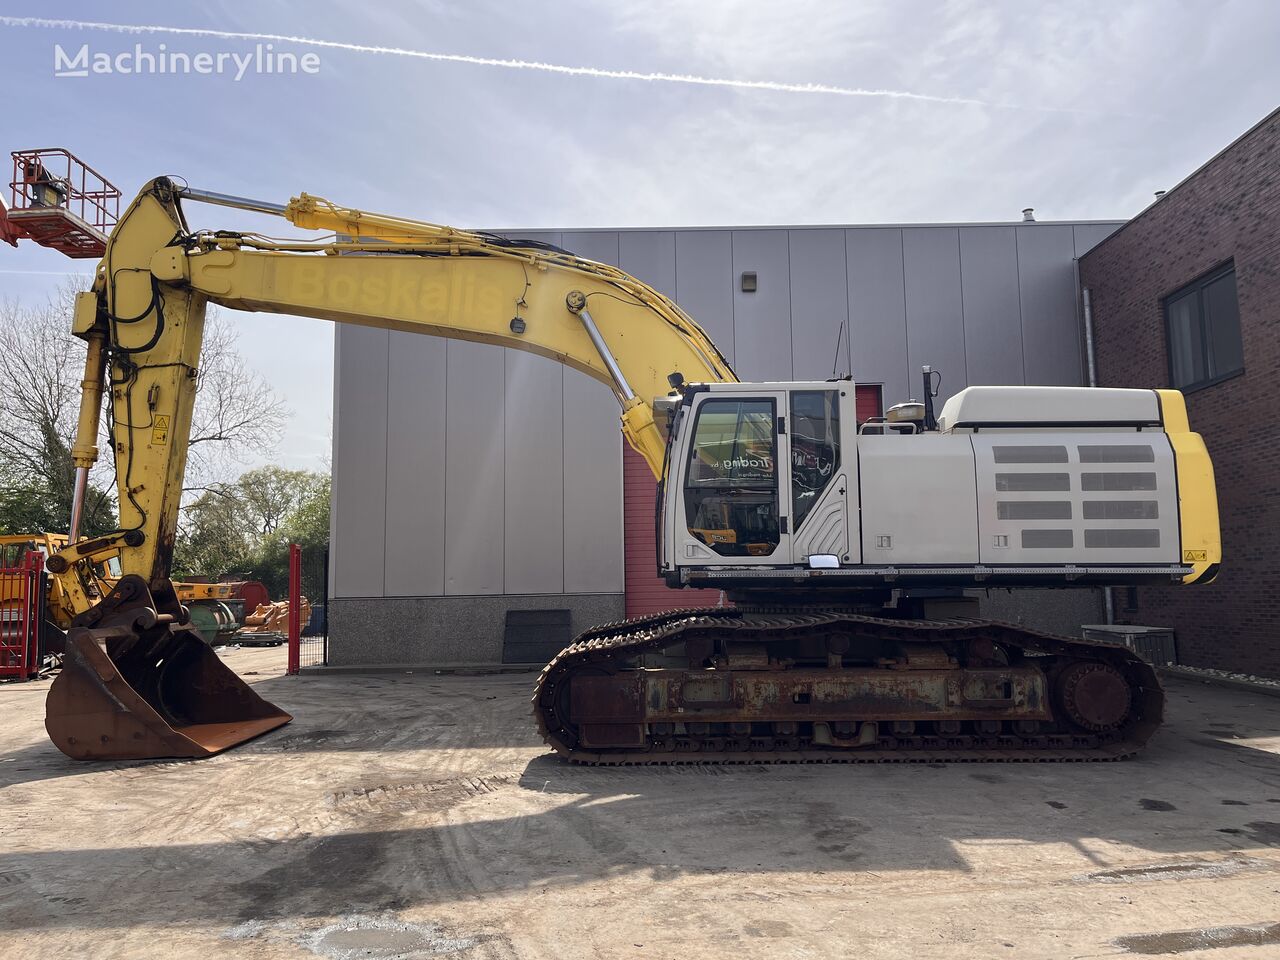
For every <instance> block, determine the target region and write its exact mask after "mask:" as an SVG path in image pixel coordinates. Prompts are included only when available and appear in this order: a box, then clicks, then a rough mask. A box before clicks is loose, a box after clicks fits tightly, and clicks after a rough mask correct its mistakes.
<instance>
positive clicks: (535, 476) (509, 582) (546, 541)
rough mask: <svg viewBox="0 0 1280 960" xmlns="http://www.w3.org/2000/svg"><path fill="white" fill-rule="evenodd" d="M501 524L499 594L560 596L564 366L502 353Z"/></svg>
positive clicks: (562, 533)
mask: <svg viewBox="0 0 1280 960" xmlns="http://www.w3.org/2000/svg"><path fill="white" fill-rule="evenodd" d="M502 352H503V354H504V359H505V361H506V383H507V389H506V401H505V407H506V416H505V418H504V419H505V431H506V453H505V473H506V486H505V494H506V520H505V524H504V528H505V536H504V538H503V553H504V564H503V570H504V575H503V586H502V592H503V593H561V592H563V591H564V568H563V566H562V564H561V563H560V562H559V561H560V559H561V557H562V556H563V555H564V538H565V533H564V528H565V516H564V510H565V507H564V449H563V447H564V413H563V407H564V367H562V366H561V365H560V364H558V363H556V362H555V361H553V360H548V359H546V358H545V357H537V356H534V355H533V354H530V353H521V352H520V351H518V350H503V351H502Z"/></svg>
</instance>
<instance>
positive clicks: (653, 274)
mask: <svg viewBox="0 0 1280 960" xmlns="http://www.w3.org/2000/svg"><path fill="white" fill-rule="evenodd" d="M619 242H620V243H619V249H618V266H620V267H622V269H623V270H625V271H627V273H629V274H631V275H632V276H633V277H636V278H637V279H640V280H643V281H644V282H645V283H647V284H649V286H651V287H653V289H655V290H657V291H658V292H659V293H665V294H666V295H667V296H668V297H671V298H672V299H673V300H674V299H675V298H676V235H675V232H674V231H670V230H664V231H661V232H658V231H648V230H646V231H637V232H634V233H632V232H627V231H623V232H622V233H621V234H620V236H619ZM694 319H695V320H697V319H698V318H697V317H694Z"/></svg>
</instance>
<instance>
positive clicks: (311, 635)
mask: <svg viewBox="0 0 1280 960" xmlns="http://www.w3.org/2000/svg"><path fill="white" fill-rule="evenodd" d="M289 559H290V563H289V602H290V615H291V627H292V626H293V618H295V617H296V621H297V626H296V631H297V632H296V636H297V640H296V644H295V641H294V639H293V638H294V636H295V634H294V633H293V632H292V630H291V633H290V645H291V649H290V654H289V669H290V672H293V673H296V672H297V671H298V670H299V669H301V668H302V667H320V666H324V665H325V664H327V663H328V662H329V618H328V612H329V548H328V546H327V545H326V546H324V547H299V546H297V545H296V544H295V545H293V546H292V547H291V548H290V558H289ZM304 597H305V598H306V600H307V603H308V604H309V606H310V611H309V614H308V615H307V617H306V619H305V620H304V619H303V617H302V610H303V608H302V598H304Z"/></svg>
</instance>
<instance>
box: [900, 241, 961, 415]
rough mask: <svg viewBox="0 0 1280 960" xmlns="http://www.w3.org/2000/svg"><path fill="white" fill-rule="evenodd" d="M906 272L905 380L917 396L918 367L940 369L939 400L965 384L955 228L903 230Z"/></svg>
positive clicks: (958, 245) (958, 243) (958, 249)
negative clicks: (940, 390) (925, 365)
mask: <svg viewBox="0 0 1280 960" xmlns="http://www.w3.org/2000/svg"><path fill="white" fill-rule="evenodd" d="M902 255H903V269H904V270H905V273H906V278H907V282H906V288H907V289H906V304H907V362H908V370H907V375H908V384H909V386H910V390H911V394H912V396H919V394H920V390H921V386H920V385H919V384H920V367H921V365H922V364H926V363H927V364H931V365H932V366H933V368H934V369H935V370H938V371H940V372H941V373H942V393H941V395H940V396H939V400H941V399H943V398H945V397H949V396H951V395H952V394H954V393H956V392H958V391H959V390H962V389H963V388H964V387H966V386H968V384H969V376H968V373H967V372H966V364H965V349H964V309H963V307H962V306H961V297H962V294H961V289H960V236H959V231H958V230H957V229H956V228H955V227H925V228H910V229H906V230H903V231H902Z"/></svg>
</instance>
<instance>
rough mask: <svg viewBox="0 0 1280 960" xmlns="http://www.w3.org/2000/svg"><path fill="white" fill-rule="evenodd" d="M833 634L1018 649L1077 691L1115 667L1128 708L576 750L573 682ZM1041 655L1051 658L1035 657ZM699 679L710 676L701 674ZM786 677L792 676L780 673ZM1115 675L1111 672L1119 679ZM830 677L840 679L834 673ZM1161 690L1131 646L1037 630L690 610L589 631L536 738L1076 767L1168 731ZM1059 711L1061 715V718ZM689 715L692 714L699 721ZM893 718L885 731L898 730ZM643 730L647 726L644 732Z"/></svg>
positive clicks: (656, 751) (709, 750) (772, 756)
mask: <svg viewBox="0 0 1280 960" xmlns="http://www.w3.org/2000/svg"><path fill="white" fill-rule="evenodd" d="M832 633H843V634H852V635H856V636H857V637H859V638H862V639H864V640H874V641H880V642H887V643H893V644H896V645H898V646H899V647H901V648H905V649H908V650H910V649H913V648H915V649H920V648H921V647H920V646H919V645H925V644H929V645H934V646H935V647H936V646H937V645H943V646H946V647H948V648H949V649H955V648H956V647H957V645H960V644H966V643H971V642H990V643H994V644H997V645H999V646H1000V647H1001V648H1002V649H1004V650H1006V651H1013V652H1014V653H1015V655H1016V656H1017V657H1019V658H1023V657H1024V656H1025V657H1026V658H1027V662H1029V663H1037V662H1044V663H1050V662H1051V663H1052V664H1053V665H1054V669H1055V671H1057V672H1062V671H1064V670H1074V671H1075V675H1073V677H1072V681H1073V683H1072V687H1071V688H1072V689H1073V690H1074V689H1075V688H1076V687H1079V686H1080V685H1081V684H1082V683H1085V684H1087V683H1088V679H1087V678H1088V675H1089V674H1090V673H1091V672H1096V671H1098V670H1099V668H1100V667H1110V668H1113V669H1114V670H1115V671H1117V672H1118V673H1119V675H1120V676H1121V677H1123V682H1124V683H1126V684H1127V685H1128V688H1129V693H1130V702H1131V710H1130V712H1129V715H1128V716H1127V717H1126V718H1125V720H1124V722H1123V723H1122V724H1120V725H1118V726H1116V728H1115V729H1109V730H1092V729H1089V728H1088V727H1087V726H1086V725H1082V724H1069V723H1067V722H1065V721H1064V720H1062V719H1061V718H1055V720H1054V722H1053V723H1051V724H1046V725H1043V726H1044V727H1046V729H1039V730H1036V731H1034V732H1032V733H1029V734H1025V735H1024V734H1019V733H1017V732H1015V730H1016V725H1015V724H1010V723H1005V724H995V726H996V727H997V728H999V730H998V732H986V733H984V732H982V731H983V730H984V729H987V730H989V728H990V726H991V724H986V725H985V726H984V725H983V724H979V723H976V722H969V723H964V724H953V725H952V726H953V727H958V728H959V729H958V732H955V731H951V732H948V733H945V734H943V733H938V732H933V733H929V734H922V735H908V736H891V735H878V736H877V737H876V738H875V741H874V743H867V744H865V745H863V746H858V747H855V748H849V747H847V746H837V747H832V746H824V745H821V744H818V743H815V742H814V741H813V738H812V736H806V735H804V734H803V733H802V734H800V735H795V736H769V735H759V734H757V733H753V734H751V735H749V736H740V737H732V736H723V735H702V736H695V735H692V734H690V733H688V732H687V731H686V732H684V733H675V734H672V735H664V736H654V735H647V737H646V743H645V744H644V745H643V746H641V747H626V748H617V749H607V750H605V749H589V748H586V747H584V746H582V745H581V744H579V742H578V740H579V738H578V735H577V733H576V729H575V724H574V722H573V721H572V718H571V717H570V716H569V715H568V714H569V713H570V711H569V709H568V697H567V696H566V695H565V694H566V693H567V690H568V686H566V685H569V684H571V683H572V681H573V679H574V677H575V676H588V675H592V674H600V673H609V674H616V673H619V672H623V673H626V672H632V671H636V670H638V669H642V668H637V667H635V666H632V665H631V664H633V663H634V662H635V661H636V659H637V658H640V657H643V656H645V655H646V654H656V653H660V652H661V651H663V650H666V649H668V648H672V647H676V646H677V645H680V644H683V643H684V642H686V641H689V640H699V641H702V642H704V643H706V642H707V641H710V642H711V643H713V644H717V645H722V646H727V645H728V644H730V643H733V644H741V643H753V642H757V641H762V640H764V639H768V640H770V641H773V642H775V643H776V642H777V641H778V640H779V638H782V639H783V641H784V642H792V643H798V642H800V641H801V640H803V639H805V638H809V639H812V638H817V637H823V636H826V635H830V634H832ZM1037 658H1046V659H1044V660H1038V659H1037ZM697 675H698V676H707V675H713V671H712V670H710V669H700V670H698V671H697ZM781 675H782V676H785V670H783V671H781ZM1114 675H1115V674H1112V676H1114ZM832 676H839V674H838V672H836V671H833V672H832ZM1163 708H1164V693H1163V691H1162V690H1161V688H1160V684H1159V681H1158V679H1157V677H1156V674H1155V671H1154V670H1153V669H1152V668H1151V666H1150V665H1148V664H1147V663H1145V662H1144V661H1142V660H1141V659H1140V658H1139V657H1137V656H1136V655H1135V654H1134V653H1132V652H1131V651H1129V650H1128V649H1126V648H1125V647H1122V646H1118V645H1115V644H1109V643H1098V642H1095V641H1086V640H1078V639H1074V638H1068V637H1060V636H1055V635H1053V634H1047V633H1041V632H1038V631H1034V630H1028V629H1026V628H1025V627H1020V626H1016V625H1014V624H1010V623H1003V622H1000V621H994V620H972V619H953V620H900V619H889V618H883V617H873V616H866V615H862V614H858V613H850V612H842V611H839V610H811V609H795V608H790V609H788V608H776V609H772V610H753V611H751V612H744V611H742V610H739V609H737V608H722V607H713V608H692V609H685V610H675V611H670V612H668V613H662V614H657V615H653V616H647V617H638V618H634V619H630V620H621V621H617V622H614V623H608V624H603V625H601V626H598V627H595V628H593V629H591V630H587V631H586V632H584V633H582V634H581V635H580V636H579V637H578V638H577V639H576V640H575V641H574V642H573V643H572V644H570V645H569V646H568V647H566V648H565V649H564V650H562V651H561V652H560V653H559V654H557V655H556V656H555V657H554V658H553V659H552V660H551V662H550V663H548V664H547V666H546V667H545V668H544V669H543V671H542V673H541V675H540V676H539V678H538V682H537V685H536V687H535V689H534V695H533V714H534V717H535V719H536V722H537V725H538V730H539V732H540V733H541V734H542V737H543V739H544V740H546V742H547V743H548V744H549V745H550V746H551V747H552V748H554V749H555V751H556V752H557V753H559V754H560V755H561V756H563V757H565V758H566V759H568V760H570V761H571V762H574V763H582V764H594V765H650V764H699V763H717V764H719V763H940V762H1069V761H1102V760H1121V759H1124V758H1126V757H1130V756H1132V755H1133V754H1135V753H1136V752H1137V751H1138V750H1139V749H1140V748H1141V747H1142V746H1143V744H1145V743H1146V741H1147V740H1148V739H1149V738H1150V736H1151V734H1152V733H1154V732H1155V730H1156V729H1157V728H1158V727H1159V725H1160V722H1161V720H1162V717H1163ZM1056 712H1057V711H1055V713H1056ZM691 719H692V718H691ZM865 719H866V720H868V721H878V720H884V722H883V723H882V725H880V726H878V727H877V730H879V729H886V730H889V729H892V724H891V722H890V721H888V720H886V719H884V718H877V717H874V716H869V717H866V718H865ZM646 729H648V728H647V727H646Z"/></svg>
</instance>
